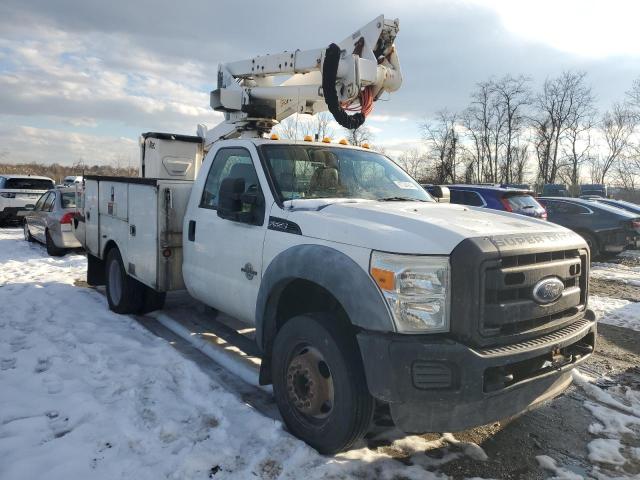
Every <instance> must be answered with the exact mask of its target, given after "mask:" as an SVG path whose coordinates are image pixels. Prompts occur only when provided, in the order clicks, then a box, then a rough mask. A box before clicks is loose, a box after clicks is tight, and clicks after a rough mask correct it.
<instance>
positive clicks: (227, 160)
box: [200, 148, 260, 210]
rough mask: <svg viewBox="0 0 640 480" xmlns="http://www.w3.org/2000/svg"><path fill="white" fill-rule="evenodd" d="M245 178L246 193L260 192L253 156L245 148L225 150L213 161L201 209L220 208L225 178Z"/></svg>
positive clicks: (201, 200) (203, 193)
mask: <svg viewBox="0 0 640 480" xmlns="http://www.w3.org/2000/svg"><path fill="white" fill-rule="evenodd" d="M228 177H232V178H244V184H245V192H257V191H260V183H259V181H258V175H257V173H256V169H255V167H254V166H253V162H252V161H251V154H250V153H249V152H248V151H247V150H245V149H244V148H223V149H221V150H220V151H218V153H217V154H216V157H215V158H214V159H213V163H212V165H211V169H210V170H209V174H208V175H207V180H206V181H205V184H204V190H203V191H202V198H201V199H200V208H210V209H213V210H216V209H217V208H218V192H219V191H220V184H221V183H222V180H224V179H225V178H228Z"/></svg>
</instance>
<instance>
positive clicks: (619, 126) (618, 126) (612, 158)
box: [596, 103, 636, 183]
mask: <svg viewBox="0 0 640 480" xmlns="http://www.w3.org/2000/svg"><path fill="white" fill-rule="evenodd" d="M635 127H636V118H635V116H634V114H633V113H632V112H631V111H630V110H629V109H628V108H627V107H625V106H624V105H621V104H619V103H616V104H614V105H613V108H612V109H611V110H610V111H608V112H605V114H604V115H603V116H602V120H601V122H600V126H599V128H600V131H601V134H602V137H603V138H604V140H605V143H606V147H605V149H604V153H601V154H600V155H599V156H598V159H597V163H598V169H597V173H598V174H599V178H598V179H597V180H598V182H596V183H605V178H606V177H607V174H608V173H609V171H610V170H611V168H612V167H613V166H614V165H616V163H617V162H619V161H620V160H621V159H622V158H624V155H625V154H626V153H628V151H629V148H630V146H631V136H632V135H633V132H634V130H635Z"/></svg>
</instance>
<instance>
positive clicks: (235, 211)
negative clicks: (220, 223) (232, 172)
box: [218, 178, 261, 223]
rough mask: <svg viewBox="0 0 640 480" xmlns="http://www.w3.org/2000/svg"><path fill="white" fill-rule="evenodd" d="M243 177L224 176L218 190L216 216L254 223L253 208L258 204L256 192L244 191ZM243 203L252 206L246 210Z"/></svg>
mask: <svg viewBox="0 0 640 480" xmlns="http://www.w3.org/2000/svg"><path fill="white" fill-rule="evenodd" d="M244 190H245V183H244V178H225V179H224V180H222V183H221V184H220V191H219V192H218V216H219V217H220V218H224V219H225V220H231V221H234V222H242V223H255V222H256V220H258V219H256V218H255V217H256V215H255V213H254V208H253V207H257V206H260V204H261V197H259V195H258V193H257V192H256V193H244ZM245 205H250V206H251V207H252V208H250V209H249V210H246V209H245V208H244V207H245Z"/></svg>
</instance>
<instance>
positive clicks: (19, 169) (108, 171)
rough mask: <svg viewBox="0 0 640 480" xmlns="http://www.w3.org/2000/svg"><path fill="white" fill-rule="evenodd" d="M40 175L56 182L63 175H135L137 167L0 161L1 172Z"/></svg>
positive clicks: (115, 163) (119, 164)
mask: <svg viewBox="0 0 640 480" xmlns="http://www.w3.org/2000/svg"><path fill="white" fill-rule="evenodd" d="M3 173H4V174H19V175H41V176H44V177H49V178H51V179H52V180H53V181H54V182H56V183H62V180H63V179H64V177H68V176H71V175H76V176H77V175H109V176H116V177H137V176H138V168H137V167H135V168H134V167H128V166H127V167H125V166H122V165H121V163H120V162H119V161H115V162H114V163H112V164H110V165H85V164H84V162H82V161H81V160H80V161H78V162H76V163H74V164H73V165H60V164H59V163H52V164H44V163H37V162H30V163H0V175H1V174H3Z"/></svg>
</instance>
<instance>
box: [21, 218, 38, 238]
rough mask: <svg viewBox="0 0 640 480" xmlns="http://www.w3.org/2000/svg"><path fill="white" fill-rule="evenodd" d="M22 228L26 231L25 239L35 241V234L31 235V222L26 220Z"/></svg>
mask: <svg viewBox="0 0 640 480" xmlns="http://www.w3.org/2000/svg"><path fill="white" fill-rule="evenodd" d="M22 229H23V231H24V239H25V240H26V241H27V242H29V243H32V242H34V241H35V238H33V235H31V232H30V231H29V224H27V222H26V221H25V222H24V225H23V226H22Z"/></svg>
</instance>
